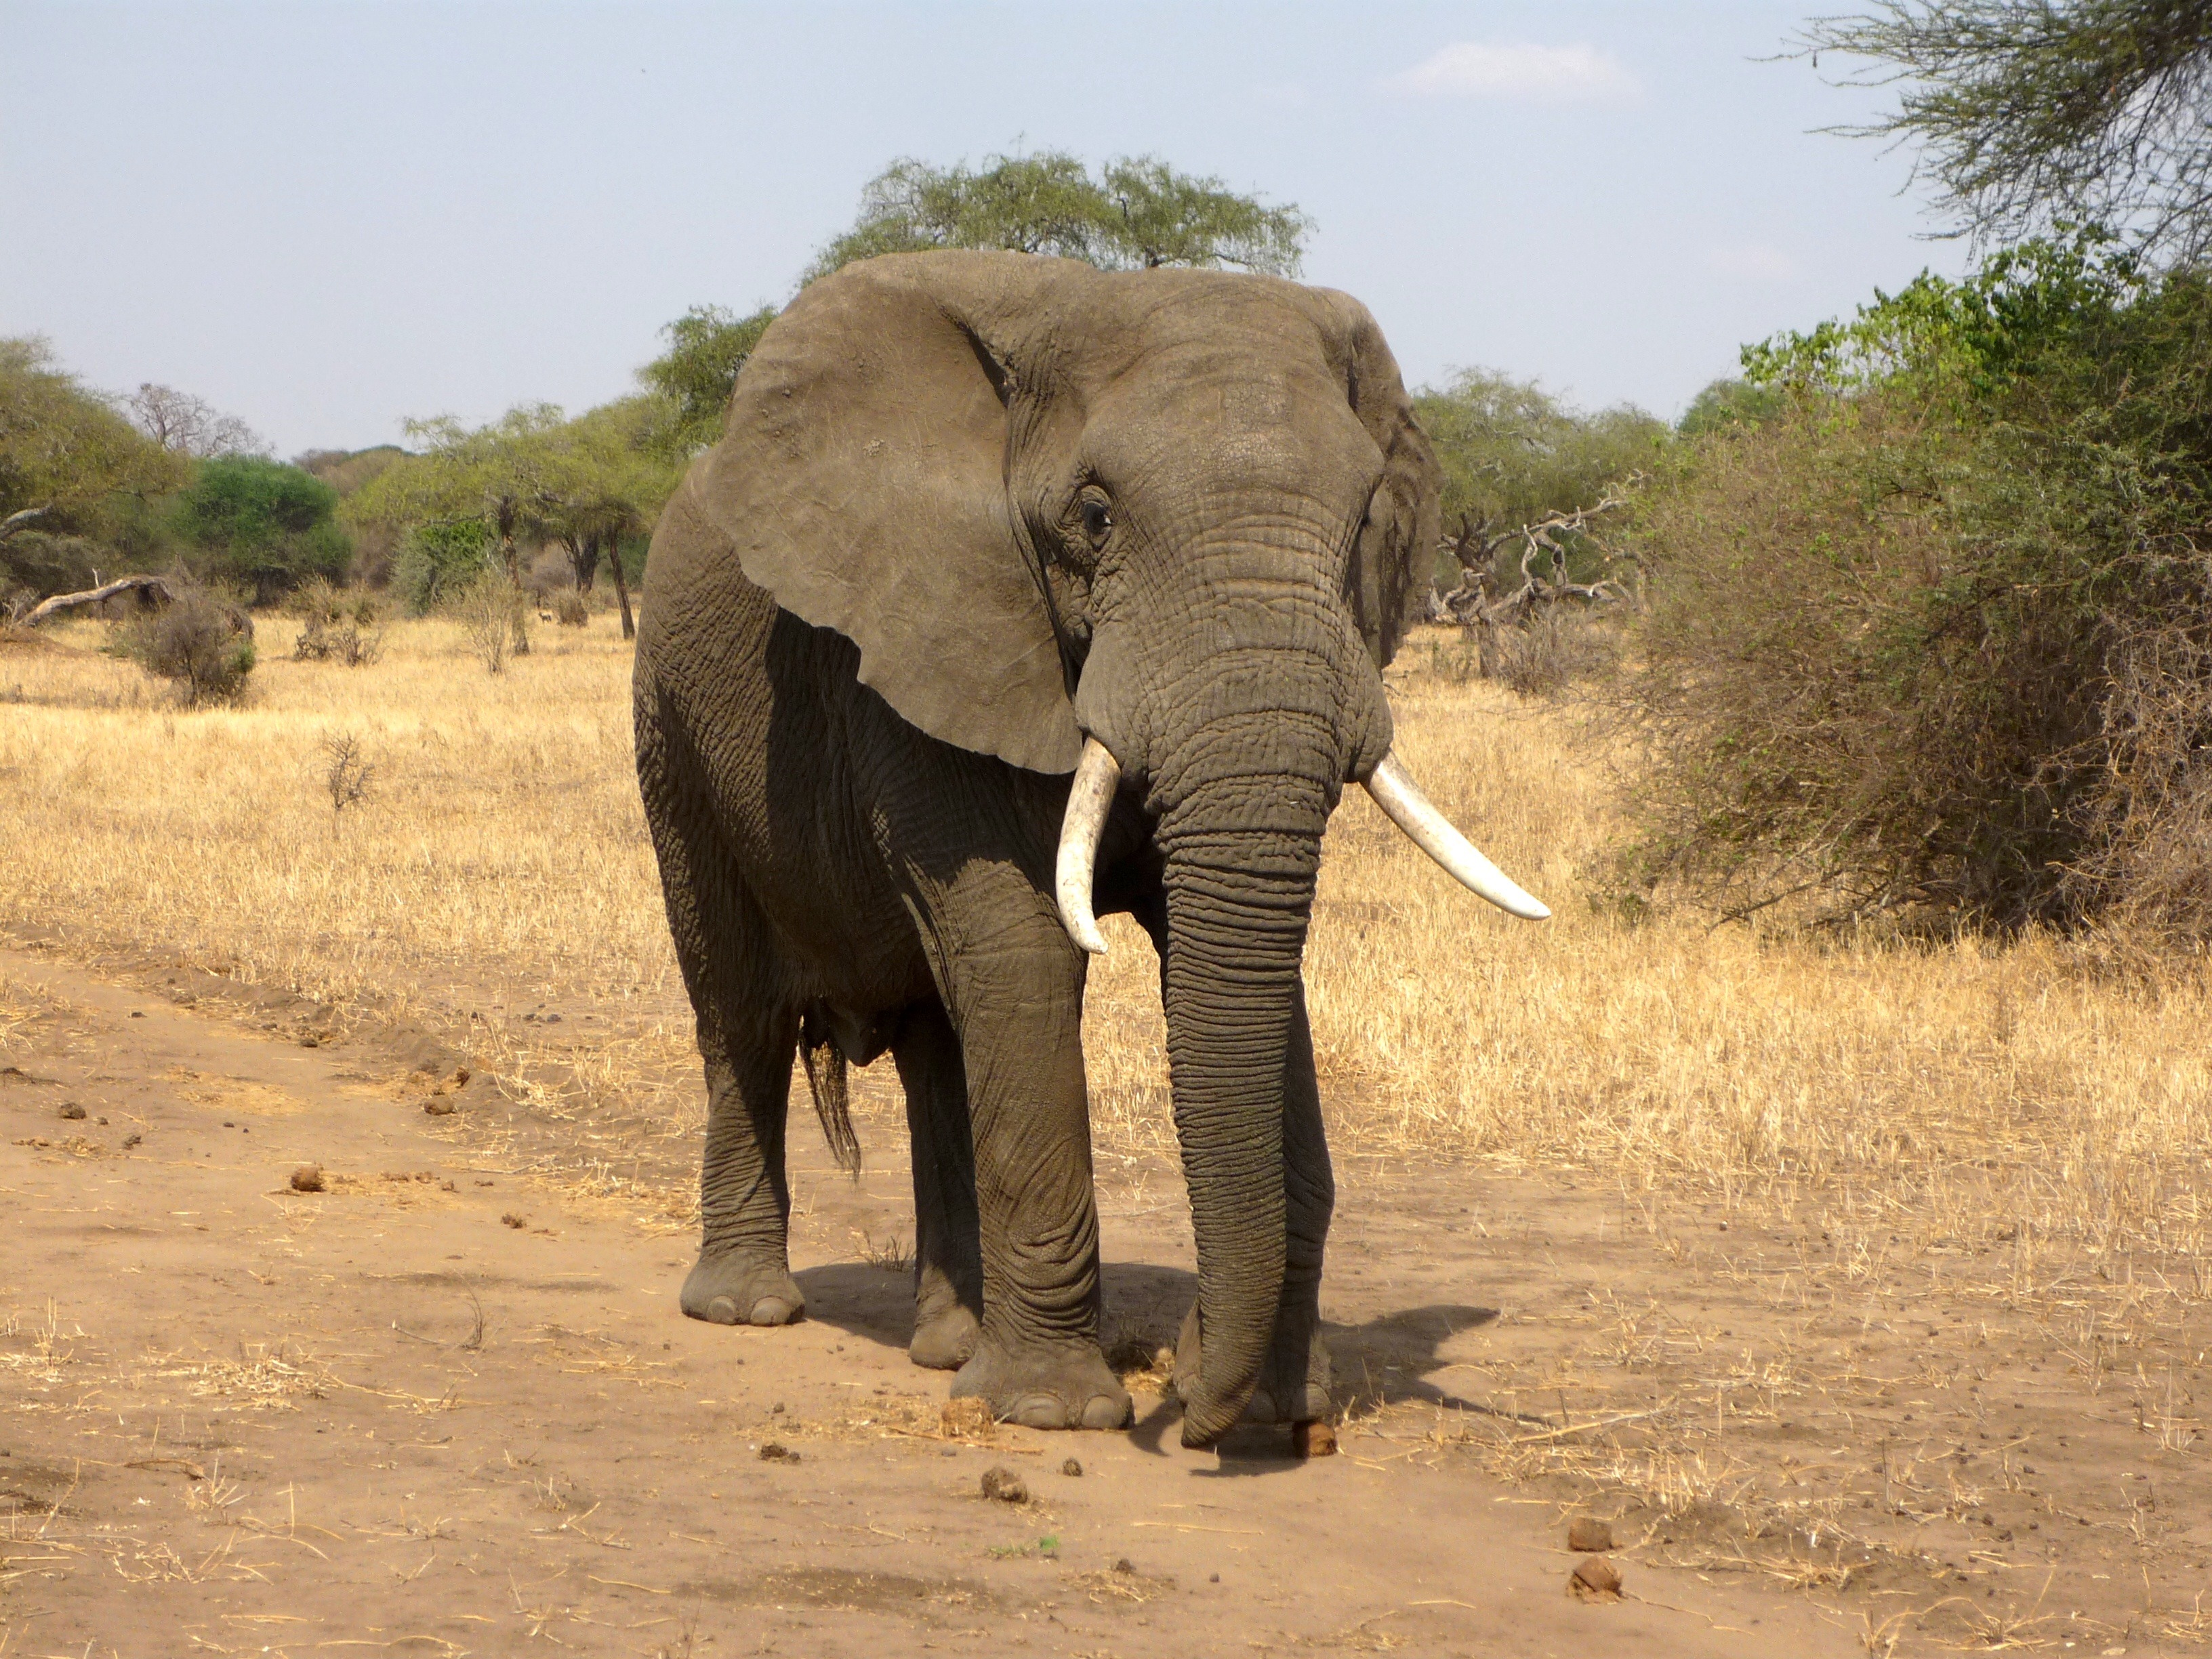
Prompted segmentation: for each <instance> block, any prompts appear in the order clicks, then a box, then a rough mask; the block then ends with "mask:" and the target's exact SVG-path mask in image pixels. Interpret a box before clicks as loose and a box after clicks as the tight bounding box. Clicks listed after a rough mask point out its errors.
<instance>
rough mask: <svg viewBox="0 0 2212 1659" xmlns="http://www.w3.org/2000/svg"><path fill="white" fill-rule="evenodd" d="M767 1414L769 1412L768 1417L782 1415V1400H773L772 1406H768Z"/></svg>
mask: <svg viewBox="0 0 2212 1659" xmlns="http://www.w3.org/2000/svg"><path fill="white" fill-rule="evenodd" d="M768 1414H769V1416H770V1417H781V1416H782V1415H783V1401H781V1400H779V1401H776V1402H775V1404H774V1405H773V1406H770V1407H769V1408H768Z"/></svg>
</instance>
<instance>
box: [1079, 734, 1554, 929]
mask: <svg viewBox="0 0 2212 1659" xmlns="http://www.w3.org/2000/svg"><path fill="white" fill-rule="evenodd" d="M1120 782H1121V767H1120V765H1119V764H1118V763H1116V762H1115V759H1114V757H1113V755H1112V754H1111V753H1109V751H1108V750H1107V748H1106V745H1105V744H1103V743H1101V742H1099V741H1098V739H1097V738H1085V739H1084V742H1083V757H1082V759H1081V760H1080V761H1079V763H1077V765H1076V769H1075V783H1074V787H1072V788H1071V789H1070V790H1069V791H1068V793H1067V813H1066V817H1064V818H1062V819H1061V821H1060V854H1059V859H1058V861H1057V864H1056V866H1055V868H1054V893H1055V896H1056V897H1057V898H1058V900H1059V902H1060V921H1061V923H1062V924H1063V925H1064V926H1065V927H1066V929H1067V934H1068V937H1069V938H1070V939H1073V940H1074V941H1075V942H1076V943H1077V944H1078V945H1081V946H1082V947H1083V949H1085V951H1090V952H1091V954H1092V955H1093V956H1099V955H1103V954H1104V952H1105V950H1106V938H1105V935H1104V934H1103V933H1100V932H1099V930H1098V918H1097V914H1096V913H1095V912H1094V911H1093V909H1092V908H1091V881H1092V877H1093V875H1094V873H1095V871H1096V867H1097V860H1098V842H1099V838H1100V836H1103V834H1104V833H1105V830H1106V814H1107V811H1108V809H1109V807H1111V806H1112V805H1113V803H1114V791H1115V787H1117V786H1118V785H1119V784H1120ZM1362 787H1364V788H1365V789H1366V791H1367V793H1368V794H1369V796H1370V798H1372V799H1373V800H1374V802H1375V804H1376V805H1377V806H1379V807H1381V808H1382V809H1383V813H1384V815H1385V816H1386V817H1389V820H1390V822H1391V823H1395V824H1396V825H1397V826H1398V828H1399V829H1402V830H1404V831H1405V832H1406V836H1407V839H1409V840H1410V841H1412V842H1413V845H1414V846H1416V847H1418V848H1420V849H1421V850H1422V851H1423V852H1424V853H1426V854H1428V855H1429V856H1430V857H1431V858H1432V859H1434V860H1436V861H1437V864H1438V865H1440V866H1443V870H1444V872H1446V873H1447V874H1448V875H1449V876H1450V877H1451V878H1453V879H1454V880H1455V881H1457V882H1458V883H1459V884H1461V885H1462V886H1463V887H1465V888H1466V889H1467V890H1468V891H1469V892H1470V893H1473V894H1474V895H1475V896H1477V897H1478V898H1485V899H1488V900H1489V901H1490V902H1492V904H1494V905H1496V906H1497V907H1498V908H1499V909H1501V910H1504V912H1506V913H1507V914H1508V915H1516V916H1519V917H1521V918H1522V920H1524V921H1544V920H1545V919H1546V918H1547V917H1548V916H1549V915H1551V914H1552V912H1551V910H1550V908H1549V907H1547V905H1546V904H1545V903H1544V902H1543V901H1541V899H1538V898H1536V897H1534V896H1532V895H1531V894H1529V893H1528V891H1526V890H1524V889H1523V888H1522V887H1521V885H1520V884H1518V883H1516V882H1515V881H1514V880H1513V879H1512V878H1510V877H1509V876H1508V875H1506V874H1505V872H1503V871H1502V870H1500V869H1499V868H1498V866H1496V865H1494V864H1492V862H1491V861H1490V860H1488V859H1486V858H1485V857H1484V856H1483V855H1482V854H1481V853H1480V851H1479V850H1477V848H1475V846H1474V843H1473V842H1469V841H1468V838H1467V837H1466V836H1463V835H1462V834H1460V832H1459V830H1458V829H1457V828H1456V827H1455V826H1454V824H1453V823H1452V822H1451V820H1450V819H1449V818H1447V817H1445V816H1444V815H1443V813H1442V812H1441V811H1438V810H1437V807H1436V805H1435V804H1434V803H1433V802H1431V800H1430V799H1429V798H1428V797H1427V796H1426V795H1425V794H1423V793H1421V790H1420V787H1419V785H1418V784H1416V783H1415V782H1414V781H1413V775H1412V774H1411V773H1410V772H1408V771H1407V769H1406V767H1405V763H1403V762H1401V760H1400V759H1399V758H1398V757H1397V756H1396V755H1395V754H1386V755H1385V756H1383V760H1382V763H1381V764H1379V765H1378V766H1376V769H1375V770H1374V771H1373V772H1372V773H1371V774H1370V775H1369V776H1368V777H1367V779H1366V780H1365V781H1364V784H1363V786H1362Z"/></svg>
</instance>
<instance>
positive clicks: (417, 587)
mask: <svg viewBox="0 0 2212 1659" xmlns="http://www.w3.org/2000/svg"><path fill="white" fill-rule="evenodd" d="M492 556H493V548H492V532H491V528H490V526H488V525H486V524H485V523H484V522H483V520H480V519H454V520H448V521H447V522H444V523H441V524H422V525H416V526H415V527H414V528H412V529H411V530H410V531H408V532H407V533H406V535H405V536H404V538H401V540H400V543H399V550H398V553H397V554H395V555H394V556H392V591H393V592H396V593H398V595H399V600H400V603H401V604H402V605H405V606H406V607H407V612H408V614H409V615H410V616H414V617H422V616H428V614H429V613H430V612H431V611H435V610H436V609H437V608H438V605H440V603H441V601H443V600H445V599H447V598H449V597H450V596H451V595H453V593H456V592H459V590H460V589H461V588H462V587H464V586H466V585H467V584H468V583H469V582H470V581H471V580H472V579H473V578H474V577H475V576H476V574H477V572H478V571H480V570H482V569H483V568H486V566H487V565H489V563H490V562H491V561H492Z"/></svg>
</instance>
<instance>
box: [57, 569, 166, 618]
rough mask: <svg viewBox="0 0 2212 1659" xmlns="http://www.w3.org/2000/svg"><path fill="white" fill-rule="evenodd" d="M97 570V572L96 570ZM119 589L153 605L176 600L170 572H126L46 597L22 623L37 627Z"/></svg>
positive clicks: (119, 591)
mask: <svg viewBox="0 0 2212 1659" xmlns="http://www.w3.org/2000/svg"><path fill="white" fill-rule="evenodd" d="M95 574H97V573H95ZM119 593H136V594H137V596H138V603H139V604H140V605H143V606H146V607H148V608H151V607H153V606H155V605H169V604H172V603H173V602H174V601H175V599H176V597H177V596H176V593H175V591H174V590H173V589H172V588H171V587H170V586H169V579H168V578H167V577H166V576H123V577H118V579H117V580H114V581H112V582H102V583H101V584H100V586H98V587H88V588H87V589H85V591H84V592H82V593H57V594H55V595H54V596H53V598H52V599H42V600H40V602H39V603H38V604H37V605H33V607H32V608H31V611H30V614H29V615H27V616H26V617H24V618H23V620H22V622H21V624H20V626H21V627H24V628H35V627H37V626H38V625H39V624H40V623H42V622H44V621H46V618H47V617H52V616H57V615H58V614H59V613H61V612H62V611H70V610H74V609H75V608H76V606H78V605H98V604H99V603H100V601H101V600H102V599H113V598H115V597H116V596H117V595H118V594H119Z"/></svg>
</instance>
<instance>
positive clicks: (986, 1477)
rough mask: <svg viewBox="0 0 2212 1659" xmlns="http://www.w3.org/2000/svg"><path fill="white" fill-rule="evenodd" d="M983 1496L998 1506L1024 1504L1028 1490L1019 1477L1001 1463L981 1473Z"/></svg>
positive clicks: (1028, 1498) (1026, 1500)
mask: <svg viewBox="0 0 2212 1659" xmlns="http://www.w3.org/2000/svg"><path fill="white" fill-rule="evenodd" d="M983 1496H984V1497H986V1498H991V1499H993V1500H994V1501H995V1502H997V1503H1000V1504H1026V1503H1028V1502H1029V1501H1030V1489H1029V1487H1028V1486H1027V1485H1026V1484H1025V1483H1024V1481H1023V1480H1022V1478H1021V1476H1019V1475H1018V1474H1015V1473H1014V1472H1013V1471H1012V1469H1010V1468H1006V1465H1005V1464H1003V1463H1000V1464H994V1466H993V1467H991V1468H987V1469H986V1470H984V1471H983Z"/></svg>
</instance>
